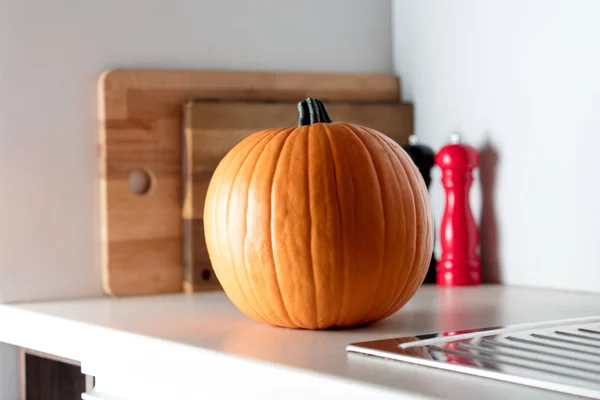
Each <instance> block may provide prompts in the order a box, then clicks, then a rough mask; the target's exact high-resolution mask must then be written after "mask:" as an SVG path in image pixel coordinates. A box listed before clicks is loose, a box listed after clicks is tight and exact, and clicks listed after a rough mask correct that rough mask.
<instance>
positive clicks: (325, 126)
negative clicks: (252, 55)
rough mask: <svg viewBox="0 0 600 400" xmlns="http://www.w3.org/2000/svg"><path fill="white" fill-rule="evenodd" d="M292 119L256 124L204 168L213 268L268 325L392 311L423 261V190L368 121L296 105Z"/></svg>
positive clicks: (427, 241) (312, 325)
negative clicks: (282, 124) (263, 126)
mask: <svg viewBox="0 0 600 400" xmlns="http://www.w3.org/2000/svg"><path fill="white" fill-rule="evenodd" d="M298 108H299V111H300V120H299V124H298V126H297V127H290V128H280V129H269V130H265V131H261V132H257V133H255V134H253V135H251V136H249V137H247V138H246V139H244V140H243V141H241V142H240V143H239V144H237V145H236V146H235V147H234V148H233V149H231V150H230V151H229V152H228V153H227V154H226V156H225V157H224V158H223V159H222V160H221V162H220V163H219V165H218V167H217V169H216V170H215V172H214V174H213V176H212V178H211V181H210V184H209V188H208V192H207V196H206V201H205V207H204V231H205V238H206V245H207V249H208V253H209V256H210V260H211V263H212V265H213V268H214V271H215V274H216V276H217V278H218V280H219V282H220V283H221V285H222V287H223V289H224V291H225V292H226V294H227V296H228V297H229V298H230V299H231V301H232V302H233V303H234V304H235V306H236V307H238V308H239V309H240V310H241V311H242V312H244V313H245V314H247V315H248V316H250V317H251V318H254V319H255V320H258V321H262V322H265V323H268V324H272V325H277V326H283V327H294V328H307V329H324V328H330V327H351V326H357V325H362V324H366V323H369V322H373V321H376V320H379V319H382V318H385V317H387V316H389V315H391V314H393V313H395V312H396V311H398V310H399V309H400V308H401V307H402V306H403V305H404V304H406V302H408V300H409V299H410V298H411V297H412V296H413V295H414V293H415V292H416V291H417V289H418V288H419V286H420V285H421V283H422V282H423V279H424V277H425V274H426V272H427V268H428V266H429V261H430V259H431V254H432V247H433V222H432V216H431V210H430V205H429V199H428V194H427V188H426V186H425V183H424V181H423V178H422V177H421V175H420V173H419V171H418V169H417V167H416V166H415V164H414V163H413V161H412V160H411V159H410V157H409V156H408V154H407V153H406V152H405V151H404V150H403V149H402V148H401V147H400V146H399V145H398V144H397V143H396V142H394V141H393V140H392V139H390V138H389V137H387V136H385V135H384V134H382V133H380V132H377V131H375V130H373V129H370V128H367V127H363V126H360V125H356V124H350V123H346V122H332V121H331V118H330V117H329V115H328V113H327V110H326V108H325V106H324V104H323V103H322V102H321V101H319V100H317V99H307V100H305V101H303V102H301V103H299V105H298Z"/></svg>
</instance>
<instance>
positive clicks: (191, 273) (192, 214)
mask: <svg viewBox="0 0 600 400" xmlns="http://www.w3.org/2000/svg"><path fill="white" fill-rule="evenodd" d="M326 106H327V109H328V111H329V114H330V115H331V117H332V119H333V121H346V122H352V123H356V124H359V125H364V126H368V127H370V128H373V129H376V130H378V131H380V132H382V133H385V134H386V135H388V136H389V137H391V138H392V139H394V140H395V141H396V142H398V143H399V144H401V145H404V144H406V143H407V142H408V136H409V135H410V134H411V133H412V132H413V108H412V105H410V104H402V103H397V102H394V103H380V104H372V103H347V102H346V103H341V102H328V103H327V104H326ZM297 124H298V111H297V104H296V103H291V102H231V101H222V102H215V101H191V102H188V103H187V104H186V105H185V108H184V149H185V151H184V158H183V182H184V203H183V204H184V206H183V210H182V217H183V219H182V223H183V242H182V245H183V263H184V279H185V282H184V288H185V290H186V291H190V292H191V291H200V290H210V289H214V288H218V287H219V283H218V280H217V279H216V277H215V275H214V273H213V271H212V267H211V264H210V259H209V256H208V252H207V249H206V244H205V239H204V221H203V213H204V200H205V197H206V193H207V190H208V185H209V183H210V179H211V177H212V174H213V172H214V171H215V169H216V167H217V165H218V164H219V162H220V161H221V159H222V158H223V157H224V156H225V154H227V152H228V151H229V150H230V149H231V148H233V147H234V146H235V145H236V144H237V143H239V142H241V141H242V140H243V139H245V138H246V137H248V136H249V135H251V134H253V133H255V132H257V131H260V130H263V129H269V128H278V127H291V126H296V125H297Z"/></svg>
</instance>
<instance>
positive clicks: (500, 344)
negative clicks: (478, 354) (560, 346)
mask: <svg viewBox="0 0 600 400" xmlns="http://www.w3.org/2000/svg"><path fill="white" fill-rule="evenodd" d="M481 343H483V344H485V345H488V346H497V347H505V348H509V349H513V350H518V351H524V352H529V353H533V354H540V355H551V354H550V353H548V352H547V351H543V350H537V349H534V348H529V347H525V346H516V345H513V344H509V343H503V342H499V341H495V340H493V339H489V338H484V339H482V340H481ZM593 355H595V354H593ZM598 355H599V356H600V354H598ZM561 358H563V359H565V360H572V361H579V362H583V363H589V364H593V365H598V366H600V360H599V361H590V360H586V359H584V358H580V357H574V356H569V355H561Z"/></svg>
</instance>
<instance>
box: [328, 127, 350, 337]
mask: <svg viewBox="0 0 600 400" xmlns="http://www.w3.org/2000/svg"><path fill="white" fill-rule="evenodd" d="M323 128H324V129H325V136H327V142H328V143H329V151H330V153H331V165H332V166H333V182H334V184H335V201H336V206H337V214H338V232H339V237H340V243H339V246H338V248H339V252H340V264H341V269H342V274H343V277H342V282H341V284H342V290H341V292H342V299H341V301H340V311H339V312H338V315H337V318H335V319H334V321H335V325H339V321H340V318H341V316H342V315H343V312H344V299H345V295H346V292H345V289H346V280H347V272H346V268H345V267H344V258H345V257H344V249H343V246H344V236H343V234H344V228H343V221H342V210H341V205H340V194H339V190H338V179H337V169H336V159H335V156H334V153H335V152H334V151H333V144H332V143H331V137H330V134H331V133H330V131H329V126H328V125H327V124H324V125H323Z"/></svg>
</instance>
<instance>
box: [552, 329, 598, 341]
mask: <svg viewBox="0 0 600 400" xmlns="http://www.w3.org/2000/svg"><path fill="white" fill-rule="evenodd" d="M554 333H556V334H557V335H561V336H569V337H572V338H577V339H585V340H593V341H596V342H600V338H597V337H591V336H586V335H579V334H577V333H573V332H563V331H554Z"/></svg>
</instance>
